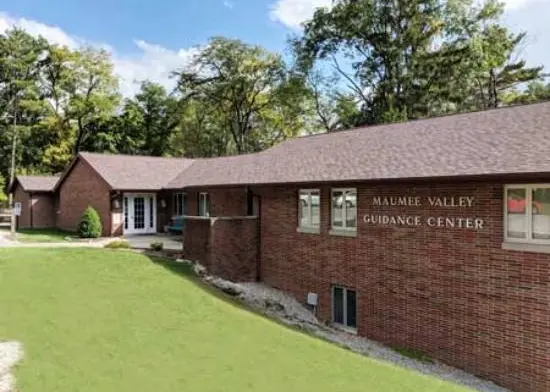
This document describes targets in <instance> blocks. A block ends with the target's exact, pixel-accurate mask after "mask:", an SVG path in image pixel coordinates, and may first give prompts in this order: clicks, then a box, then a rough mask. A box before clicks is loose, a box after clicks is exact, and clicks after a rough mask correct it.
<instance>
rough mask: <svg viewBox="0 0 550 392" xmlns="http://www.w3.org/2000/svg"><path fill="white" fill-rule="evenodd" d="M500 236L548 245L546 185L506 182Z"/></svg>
mask: <svg viewBox="0 0 550 392" xmlns="http://www.w3.org/2000/svg"><path fill="white" fill-rule="evenodd" d="M504 199H505V200H504V212H505V213H504V216H505V220H504V239H505V240H507V241H518V242H533V243H548V244H550V185H536V184H535V185H508V186H506V189H505V196H504Z"/></svg>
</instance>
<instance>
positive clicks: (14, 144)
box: [8, 99, 17, 234]
mask: <svg viewBox="0 0 550 392" xmlns="http://www.w3.org/2000/svg"><path fill="white" fill-rule="evenodd" d="M16 152H17V102H16V100H15V99H14V101H13V137H12V143H11V165H10V185H11V184H13V181H14V180H15V154H16ZM8 202H9V206H10V208H11V209H12V214H11V222H10V231H11V233H12V234H15V225H16V222H15V219H16V218H15V213H14V211H13V192H10V194H9V198H8Z"/></svg>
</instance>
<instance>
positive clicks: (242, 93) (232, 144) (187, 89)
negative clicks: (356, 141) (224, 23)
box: [176, 37, 306, 156]
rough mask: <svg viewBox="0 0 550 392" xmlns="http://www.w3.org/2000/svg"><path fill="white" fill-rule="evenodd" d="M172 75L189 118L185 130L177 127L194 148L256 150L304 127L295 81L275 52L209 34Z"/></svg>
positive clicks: (299, 91)
mask: <svg viewBox="0 0 550 392" xmlns="http://www.w3.org/2000/svg"><path fill="white" fill-rule="evenodd" d="M176 75H177V77H178V92H179V94H180V96H181V103H182V105H185V106H187V105H190V106H191V107H190V108H188V110H189V112H190V114H191V116H192V117H191V119H190V122H191V126H190V127H189V130H188V129H187V128H182V129H181V130H182V132H184V133H187V132H190V133H191V135H190V137H191V138H195V139H196V140H197V144H198V145H199V146H201V145H202V144H204V143H213V144H214V150H213V151H212V152H213V153H216V152H221V153H222V154H219V155H227V154H230V153H237V154H242V153H247V152H253V151H258V150H261V149H264V148H267V147H270V146H271V145H273V144H274V143H275V142H278V141H280V140H284V139H286V138H288V137H293V136H296V135H297V134H298V132H299V130H301V128H302V126H303V125H304V123H303V111H304V110H305V108H304V106H302V99H303V98H304V97H305V91H306V90H305V89H304V88H303V84H302V83H301V80H300V79H299V78H296V77H295V76H294V75H293V74H292V73H291V72H289V71H288V70H287V69H286V67H285V64H284V62H283V59H282V57H281V56H280V55H278V54H274V53H270V52H268V51H266V50H265V49H263V48H261V47H259V46H253V45H248V44H245V43H243V42H241V41H239V40H232V39H227V38H222V37H215V38H213V39H211V40H210V42H209V44H208V45H207V46H206V47H205V48H204V49H203V50H202V51H200V53H198V54H197V55H196V56H195V58H194V59H193V61H192V63H191V65H190V66H189V67H188V68H187V69H185V70H183V71H181V72H178V73H177V74H176ZM197 110H198V111H197ZM200 150H204V149H203V148H202V147H201V148H200ZM189 153H190V154H188V155H191V156H196V155H197V154H195V153H194V152H193V151H189Z"/></svg>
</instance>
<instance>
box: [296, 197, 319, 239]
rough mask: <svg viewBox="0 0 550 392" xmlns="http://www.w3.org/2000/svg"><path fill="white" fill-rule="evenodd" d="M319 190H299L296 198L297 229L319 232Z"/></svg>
mask: <svg viewBox="0 0 550 392" xmlns="http://www.w3.org/2000/svg"><path fill="white" fill-rule="evenodd" d="M320 204H321V203H320V192H319V189H301V190H300V193H299V198H298V211H299V213H298V228H299V229H301V230H309V231H314V232H319V230H320V226H321V218H320V216H321V212H320Z"/></svg>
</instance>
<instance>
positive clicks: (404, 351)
mask: <svg viewBox="0 0 550 392" xmlns="http://www.w3.org/2000/svg"><path fill="white" fill-rule="evenodd" d="M392 349H393V350H394V351H396V352H398V353H399V354H401V355H403V356H405V357H408V358H411V359H416V360H418V361H422V362H425V363H433V362H434V360H433V359H432V358H431V357H430V356H428V355H426V354H424V353H423V352H422V351H419V350H415V349H411V348H407V347H392Z"/></svg>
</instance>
